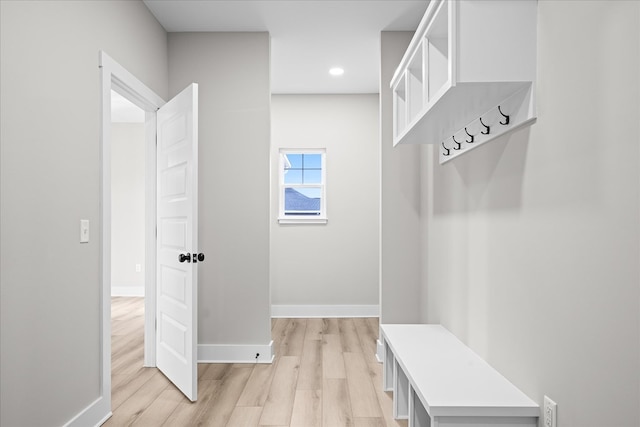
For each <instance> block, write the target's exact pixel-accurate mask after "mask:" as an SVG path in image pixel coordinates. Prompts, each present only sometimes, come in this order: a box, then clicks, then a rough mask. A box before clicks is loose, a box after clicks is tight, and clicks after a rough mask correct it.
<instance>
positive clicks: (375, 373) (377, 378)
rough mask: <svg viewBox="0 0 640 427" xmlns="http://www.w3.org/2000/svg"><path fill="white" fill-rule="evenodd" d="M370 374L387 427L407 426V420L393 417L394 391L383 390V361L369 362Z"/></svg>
mask: <svg viewBox="0 0 640 427" xmlns="http://www.w3.org/2000/svg"><path fill="white" fill-rule="evenodd" d="M369 374H370V375H371V379H372V381H373V384H374V389H375V391H376V396H377V397H378V403H379V404H380V409H381V410H382V416H383V418H384V421H385V423H386V424H387V427H407V425H408V421H407V420H396V419H395V418H393V393H391V392H387V391H382V363H377V362H376V363H369Z"/></svg>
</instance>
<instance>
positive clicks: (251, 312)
mask: <svg viewBox="0 0 640 427" xmlns="http://www.w3.org/2000/svg"><path fill="white" fill-rule="evenodd" d="M169 75H170V79H169V88H170V92H171V94H172V95H174V94H177V93H178V92H180V91H181V90H182V89H184V87H186V86H187V85H188V84H190V83H191V82H196V83H198V85H199V116H200V117H199V146H198V150H199V161H198V180H199V184H198V186H199V193H198V197H199V207H198V216H199V234H198V238H199V245H200V248H199V251H200V252H203V253H205V255H206V259H205V261H204V262H203V263H202V264H199V267H198V269H199V270H198V282H199V288H198V292H199V294H198V300H199V301H198V314H199V323H198V342H199V344H201V345H209V346H216V345H224V344H256V345H265V344H268V343H269V342H270V341H271V320H270V314H269V134H270V130H269V129H270V125H269V102H270V100H269V98H270V88H269V35H268V34H267V33H170V34H169ZM213 349H214V350H215V347H213ZM249 356H250V357H249V359H250V360H253V357H254V356H255V352H254V353H253V354H250V355H249Z"/></svg>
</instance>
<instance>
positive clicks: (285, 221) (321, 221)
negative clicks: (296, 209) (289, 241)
mask: <svg viewBox="0 0 640 427" xmlns="http://www.w3.org/2000/svg"><path fill="white" fill-rule="evenodd" d="M327 222H329V220H328V219H327V218H305V217H301V218H300V217H286V218H278V223H279V224H326V223H327Z"/></svg>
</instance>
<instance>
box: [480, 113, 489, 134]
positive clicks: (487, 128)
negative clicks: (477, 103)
mask: <svg viewBox="0 0 640 427" xmlns="http://www.w3.org/2000/svg"><path fill="white" fill-rule="evenodd" d="M480 124H481V125H482V126H484V129H485V131H486V132H480V133H481V134H483V135H489V132H491V127H489V126H487V125H485V124H484V123H482V117H480Z"/></svg>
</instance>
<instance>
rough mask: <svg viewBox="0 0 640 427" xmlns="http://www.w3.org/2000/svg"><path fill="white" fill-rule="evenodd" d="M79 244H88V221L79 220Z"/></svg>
mask: <svg viewBox="0 0 640 427" xmlns="http://www.w3.org/2000/svg"><path fill="white" fill-rule="evenodd" d="M80 243H89V220H88V219H81V220H80Z"/></svg>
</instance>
